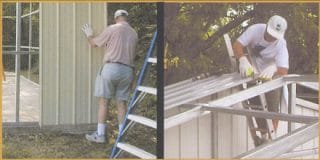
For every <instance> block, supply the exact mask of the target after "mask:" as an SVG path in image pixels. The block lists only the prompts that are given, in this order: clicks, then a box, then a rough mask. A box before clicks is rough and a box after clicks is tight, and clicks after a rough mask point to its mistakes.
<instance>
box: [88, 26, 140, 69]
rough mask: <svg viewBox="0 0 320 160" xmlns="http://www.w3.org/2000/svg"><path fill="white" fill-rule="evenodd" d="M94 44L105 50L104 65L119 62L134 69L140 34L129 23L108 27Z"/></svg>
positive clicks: (95, 39)
mask: <svg viewBox="0 0 320 160" xmlns="http://www.w3.org/2000/svg"><path fill="white" fill-rule="evenodd" d="M93 42H94V43H95V44H96V45H97V46H98V47H104V49H105V51H104V57H103V63H106V62H118V63H123V64H126V65H129V66H132V67H134V62H133V61H134V57H135V55H136V53H135V49H136V45H137V42H138V34H137V32H136V31H135V30H134V29H133V28H132V27H131V26H130V25H129V24H128V23H127V22H120V23H116V24H113V25H110V26H108V27H106V28H105V29H104V30H103V31H102V33H100V34H99V35H98V36H96V37H94V38H93Z"/></svg>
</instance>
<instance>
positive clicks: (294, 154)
mask: <svg viewBox="0 0 320 160" xmlns="http://www.w3.org/2000/svg"><path fill="white" fill-rule="evenodd" d="M318 153H319V149H318V148H313V149H306V150H299V151H292V152H289V153H285V154H282V155H281V156H279V157H278V158H297V157H302V156H309V155H316V154H318Z"/></svg>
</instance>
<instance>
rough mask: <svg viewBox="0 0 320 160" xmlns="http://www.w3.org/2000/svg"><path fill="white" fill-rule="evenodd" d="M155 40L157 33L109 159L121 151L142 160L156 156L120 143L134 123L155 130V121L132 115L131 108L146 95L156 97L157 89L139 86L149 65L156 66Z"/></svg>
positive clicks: (153, 38)
mask: <svg viewBox="0 0 320 160" xmlns="http://www.w3.org/2000/svg"><path fill="white" fill-rule="evenodd" d="M156 38H157V32H155V33H154V35H153V37H152V41H151V44H150V47H149V49H148V52H147V55H146V57H145V60H144V63H143V66H142V69H141V71H140V73H139V78H138V81H137V84H136V88H135V90H134V92H133V96H132V98H131V99H130V102H129V106H128V111H127V113H126V116H125V119H124V121H123V123H122V126H123V127H122V128H120V131H119V134H118V137H117V139H116V142H115V144H114V145H113V148H112V152H111V155H110V158H117V157H118V156H119V155H120V153H121V152H122V151H126V152H128V153H130V154H132V155H134V156H137V157H139V158H142V159H156V158H157V157H156V155H153V154H151V153H149V152H146V151H144V150H143V149H140V148H138V147H136V146H133V145H131V144H128V143H125V142H122V141H121V140H122V138H123V136H124V133H125V132H126V131H127V130H129V128H131V126H133V125H134V124H135V123H140V124H142V125H144V126H148V127H151V128H153V129H157V122H156V121H155V120H152V119H149V118H146V117H143V116H139V115H135V114H132V111H133V108H134V107H136V106H137V104H138V103H140V102H141V101H142V100H143V98H144V97H145V96H146V95H147V94H151V95H154V96H156V95H157V89H156V88H152V87H149V86H141V84H142V82H143V79H144V77H145V75H146V71H147V67H149V66H150V64H156V63H157V58H154V57H152V52H153V50H154V46H155V42H156Z"/></svg>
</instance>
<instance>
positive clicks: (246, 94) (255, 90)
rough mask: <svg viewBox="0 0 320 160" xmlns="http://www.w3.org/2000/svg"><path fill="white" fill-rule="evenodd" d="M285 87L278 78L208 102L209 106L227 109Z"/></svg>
mask: <svg viewBox="0 0 320 160" xmlns="http://www.w3.org/2000/svg"><path fill="white" fill-rule="evenodd" d="M284 85H286V82H285V81H284V80H283V79H282V78H278V79H275V80H272V81H269V82H265V83H263V84H261V85H258V86H254V87H251V88H249V89H246V90H243V91H240V92H238V93H234V94H232V95H229V96H226V97H223V98H220V99H218V100H214V101H210V102H208V104H209V105H210V106H218V107H229V106H232V105H234V104H237V103H239V102H242V101H244V100H247V99H250V98H252V97H255V96H257V95H260V94H263V93H266V92H269V91H272V90H274V89H277V88H280V87H281V86H284Z"/></svg>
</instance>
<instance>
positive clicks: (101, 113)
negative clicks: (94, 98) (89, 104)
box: [97, 97, 108, 135]
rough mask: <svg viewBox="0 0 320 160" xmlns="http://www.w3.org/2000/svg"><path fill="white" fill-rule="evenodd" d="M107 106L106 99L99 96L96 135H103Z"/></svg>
mask: <svg viewBox="0 0 320 160" xmlns="http://www.w3.org/2000/svg"><path fill="white" fill-rule="evenodd" d="M107 108H108V100H107V99H105V98H103V97H100V98H99V110H98V126H97V132H98V135H105V130H106V119H107Z"/></svg>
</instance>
